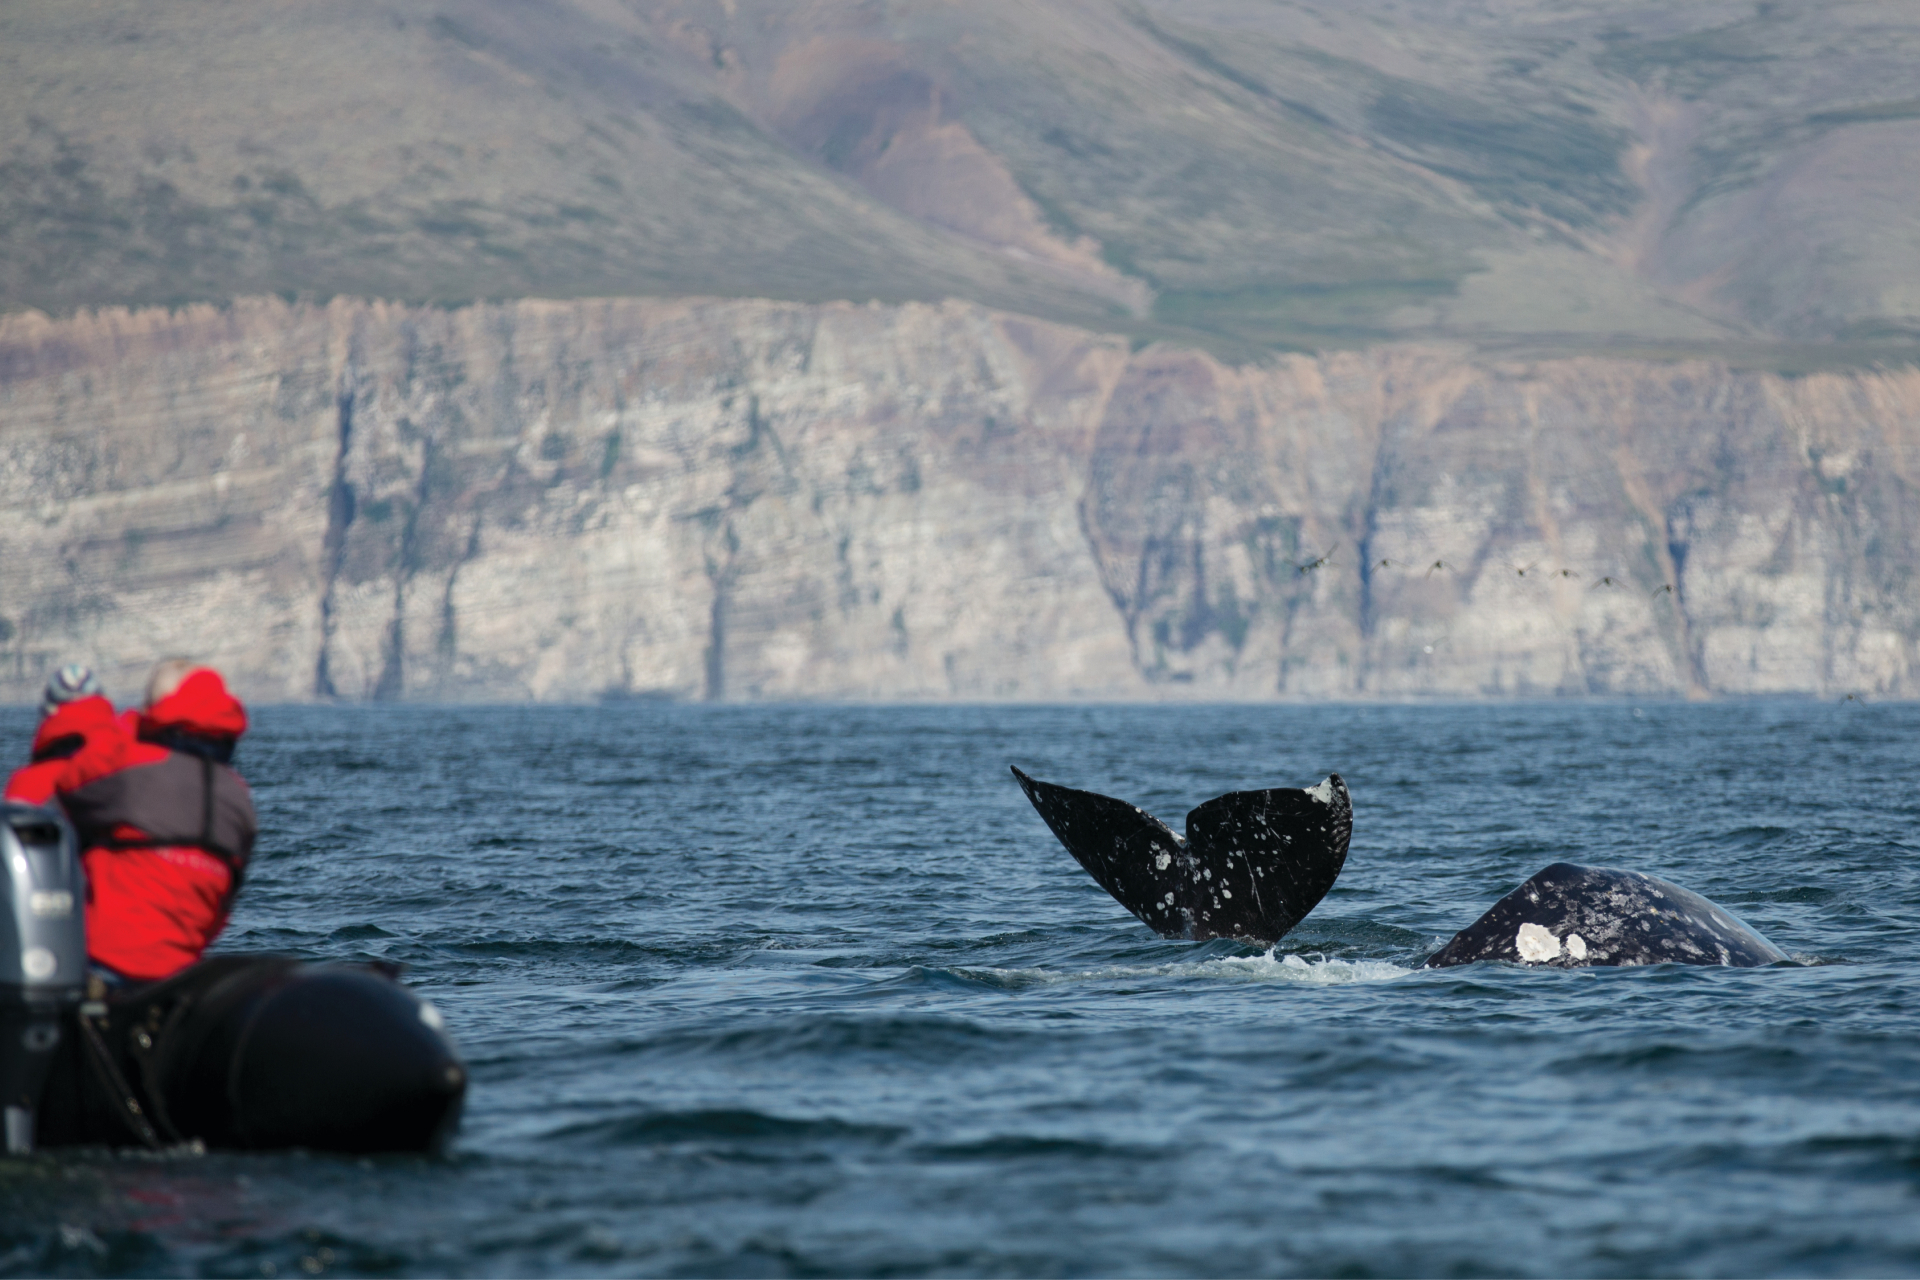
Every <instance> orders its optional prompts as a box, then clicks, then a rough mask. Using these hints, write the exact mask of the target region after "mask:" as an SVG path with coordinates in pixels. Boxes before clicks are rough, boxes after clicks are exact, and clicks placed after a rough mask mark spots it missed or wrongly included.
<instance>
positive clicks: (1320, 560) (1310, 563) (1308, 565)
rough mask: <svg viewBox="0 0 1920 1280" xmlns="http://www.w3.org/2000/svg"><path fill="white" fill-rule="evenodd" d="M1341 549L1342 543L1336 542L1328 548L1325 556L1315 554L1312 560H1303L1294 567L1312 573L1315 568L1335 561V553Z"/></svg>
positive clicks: (1302, 571) (1321, 567) (1320, 567)
mask: <svg viewBox="0 0 1920 1280" xmlns="http://www.w3.org/2000/svg"><path fill="white" fill-rule="evenodd" d="M1339 549H1340V544H1339V543H1337V542H1336V543H1334V544H1333V545H1332V546H1331V547H1328V548H1327V554H1325V555H1323V556H1315V557H1314V558H1313V559H1311V560H1302V561H1301V562H1300V563H1298V564H1296V565H1294V566H1293V567H1294V568H1295V569H1298V570H1299V571H1300V572H1301V573H1312V572H1313V571H1314V570H1315V569H1323V568H1325V567H1326V566H1327V565H1330V564H1332V563H1333V553H1334V552H1336V551H1338V550H1339Z"/></svg>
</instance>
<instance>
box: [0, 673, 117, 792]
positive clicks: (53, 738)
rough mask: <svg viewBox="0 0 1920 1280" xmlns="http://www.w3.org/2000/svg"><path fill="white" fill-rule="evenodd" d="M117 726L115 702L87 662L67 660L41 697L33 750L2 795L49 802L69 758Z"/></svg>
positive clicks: (111, 732) (111, 733)
mask: <svg viewBox="0 0 1920 1280" xmlns="http://www.w3.org/2000/svg"><path fill="white" fill-rule="evenodd" d="M120 732H121V726H120V722H119V721H117V720H116V719H115V718H114V714H113V704H112V703H111V702H108V701H107V700H106V698H105V696H103V695H102V694H101V692H100V681H99V680H97V679H95V678H94V674H93V670H92V668H90V667H86V666H82V665H81V664H80V663H77V662H73V663H68V664H67V665H66V666H64V667H62V668H60V669H59V670H58V671H56V672H54V673H53V676H52V678H50V679H49V680H48V681H47V689H46V692H45V693H44V694H43V695H41V699H40V727H39V728H38V729H37V730H35V731H34V735H33V754H32V756H31V757H30V761H29V763H27V764H24V765H22V766H20V767H19V768H18V769H15V770H14V771H13V776H11V777H9V778H8V779H7V787H6V792H5V798H6V799H8V800H13V801H17V802H19V803H21V804H51V803H53V801H54V793H55V791H56V790H57V789H58V786H59V781H60V779H61V777H62V776H63V775H64V774H65V773H66V772H67V768H68V762H69V761H71V760H72V759H73V758H74V757H75V756H76V755H79V754H80V752H81V751H82V750H83V749H84V748H85V747H86V746H87V744H88V743H89V742H91V741H93V740H95V739H97V738H101V737H112V736H114V735H117V734H119V733H120Z"/></svg>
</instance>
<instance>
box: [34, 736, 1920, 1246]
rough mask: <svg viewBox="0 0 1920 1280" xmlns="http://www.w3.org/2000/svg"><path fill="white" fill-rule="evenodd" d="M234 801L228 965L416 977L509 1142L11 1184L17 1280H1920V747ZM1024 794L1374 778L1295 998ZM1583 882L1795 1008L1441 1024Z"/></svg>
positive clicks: (464, 1140) (735, 766) (645, 764)
mask: <svg viewBox="0 0 1920 1280" xmlns="http://www.w3.org/2000/svg"><path fill="white" fill-rule="evenodd" d="M29 727H30V716H29V715H28V714H27V713H26V712H23V711H15V712H9V713H6V714H5V715H4V716H3V717H0V734H4V738H3V739H0V740H4V741H5V742H7V743H10V744H13V747H14V748H16V749H19V750H24V741H25V735H26V732H27V730H28V729H29ZM240 763H241V765H242V767H243V769H244V771H245V772H246V773H247V774H248V776H249V777H250V778H251V780H252V781H253V782H254V785H255V788H256V794H257V797H258V801H259V804H260V808H261V811H262V815H263V820H264V822H263V825H264V829H265V830H264V835H263V838H262V842H261V847H260V851H259V854H258V857H257V861H256V864H255V870H254V872H253V874H252V876H251V879H250V882H249V884H248V887H247V889H246V892H245V894H244V895H243V898H242V900H241V904H240V907H239V910H238V912H237V914H236V917H235V920H234V925H233V928H232V929H231V931H230V933H229V935H228V936H227V937H226V938H225V939H224V940H223V942H222V944H221V946H222V949H227V950H268V949H271V950H278V951H290V952H295V953H298V954H301V955H306V956H311V957H316V958H322V957H323V958H330V959H352V958H356V957H369V958H381V959H386V960H394V961H399V962H401V963H403V964H405V965H406V966H407V967H408V975H409V980H410V981H411V982H413V983H414V984H416V985H417V986H418V987H419V988H420V989H421V990H422V991H423V992H425V993H426V994H427V995H428V996H429V997H430V998H431V999H433V1000H434V1001H435V1002H436V1003H438V1004H439V1005H440V1007H441V1008H442V1009H443V1010H444V1012H445V1013H446V1016H447V1019H448V1022H449V1023H450V1025H451V1027H452V1029H453V1031H454V1033H455V1035H456V1036H457V1038H458V1039H459V1041H460V1043H461V1045H462V1047H463V1049H464V1051H465V1053H466V1054H467V1056H468V1059H469V1061H470V1064H471V1066H472V1070H473V1086H472V1092H471V1094H470V1097H469V1104H468V1112H467V1118H466V1122H465V1125H464V1128H463V1130H462V1132H461V1136H460V1138H459V1140H458V1142H457V1144H456V1145H455V1147H454V1148H453V1150H452V1151H451V1152H450V1153H449V1154H448V1155H447V1156H446V1157H445V1158H442V1159H432V1160H428V1159H413V1158H407V1159H376V1160H358V1159H344V1158H335V1157H329V1156H320V1155H308V1154H299V1153H293V1154H285V1155H254V1156H237V1155H221V1154H212V1155H206V1156H200V1157H185V1156H170V1157H164V1158H162V1157H153V1156H147V1155H130V1154H114V1153H109V1152H100V1151H90V1152H64V1153H49V1154H42V1155H38V1156H35V1157H32V1158H30V1159H26V1160H15V1161H4V1162H0V1271H4V1272H5V1273H7V1274H34V1275H94V1274H105V1275H146V1274H151V1275H173V1274H209V1275H233V1276H242V1275H249V1276H260V1275H279V1276H293V1275H305V1274H327V1275H336V1274H337V1275H543V1274H562V1275H601V1274H606V1275H922V1274H933V1275H1035V1276H1045V1275H1156V1276H1157V1275H1255V1274H1260V1275H1265V1274H1272V1275H1292V1274H1305V1275H1348V1276H1364V1275H1412V1276H1427V1275H1463V1276H1465V1275H1564V1276H1585V1275H1647V1274H1659V1275H1742V1276H1754V1275H1914V1274H1920V968H1917V967H1916V955H1917V954H1920V948H1917V947H1916V932H1917V931H1920V789H1917V788H1916V783H1917V782H1920V707H1915V706H1910V705H1862V704H1858V703H1842V704H1833V703H1820V702H1812V701H1799V702H1727V703H1710V704H1694V705H1689V704H1676V703H1648V704H1645V705H1642V706H1637V707H1636V706H1634V705H1632V704H1628V703H1599V704H1595V703H1569V704H1533V705H1493V706H1484V705H1469V706H1429V705H1420V706H1335V707H1292V706H1287V707H1248V706H1230V707H1206V706H1184V707H1183V706H1153V707H1094V706H1086V707H1079V706H1076V707H1037V708H1029V707H1000V706H994V707H908V708H900V707H827V706H799V707H750V706H721V707H710V706H676V705H657V704H629V705H618V706H602V707H586V708H581V707H539V708H510V709H509V708H481V709H457V708H394V707H379V708H362V707H355V708H317V707H297V708H272V707H268V708H263V709H260V710H259V711H258V714H257V729H256V731H255V733H254V734H253V735H252V736H251V737H250V738H249V740H248V741H247V742H246V743H245V744H244V746H243V749H242V754H241V758H240ZM1010 763H1014V764H1019V765H1020V766H1021V767H1022V768H1024V769H1026V770H1028V771H1030V772H1031V773H1033V774H1034V775H1035V776H1037V777H1040V778H1044V779H1047V780H1050V781H1056V782H1061V783H1065V784H1068V785H1072V786H1077V787H1083V788H1088V789H1092V790H1096V791H1101V792H1105V793H1107V794H1111V795H1117V796H1121V797H1124V798H1127V799H1129V800H1132V801H1134V802H1135V803H1138V804H1140V805H1142V806H1143V807H1145V808H1147V809H1149V810H1150V811H1152V812H1155V813H1157V814H1159V815H1160V816H1162V817H1164V818H1167V819H1168V820H1170V821H1171V822H1172V823H1173V824H1174V825H1175V826H1176V827H1178V825H1179V823H1180V820H1181V817H1182V815H1183V814H1184V813H1185V811H1186V810H1187V809H1189V808H1191V807H1192V806H1194V805H1196V804H1198V803H1199V802H1201V801H1203V800H1205V799H1207V798H1209V797H1211V796H1213V795H1216V794H1218V793H1220V792H1223V791H1227V790H1232V789H1236V788H1249V787H1262V786H1280V785H1305V784H1309V783H1312V782H1315V781H1317V780H1319V779H1320V778H1321V777H1322V776H1324V775H1325V774H1326V773H1327V772H1328V771H1330V770H1337V771H1339V772H1340V773H1341V774H1342V775H1343V776H1344V777H1345V778H1346V779H1347V781H1348V784H1349V785H1350V787H1351V788H1352V792H1353V799H1354V810H1355V817H1354V835H1353V845H1352V852H1351V854H1350V856H1349V859H1348V862H1347V867H1346V871H1345V873H1344V874H1343V876H1342V878H1341V880H1340V882H1339V884H1338V885H1337V886H1335V888H1334V890H1333V892H1332V893H1331V894H1330V895H1329V896H1328V898H1327V899H1326V900H1325V901H1324V902H1323V903H1322V904H1321V905H1320V906H1319V908H1318V909H1317V910H1315V911H1314V912H1313V914H1312V915H1311V916H1310V917H1308V919H1307V920H1306V921H1305V922H1304V923H1303V924H1302V925H1301V927H1300V928H1299V929H1297V930H1296V931H1295V932H1294V933H1293V934H1292V935H1290V936H1289V937H1287V938H1286V939H1285V940H1284V941H1283V942H1282V943H1281V944H1280V945H1279V946H1278V947H1277V948H1275V949H1274V950H1273V951H1272V952H1267V953H1263V952H1261V951H1260V950H1259V949H1257V948H1253V947H1248V946H1242V945H1235V944H1230V943H1223V942H1214V943H1209V944H1205V945H1199V946H1196V945H1193V944H1189V943H1180V942H1167V941H1164V940H1161V939H1159V938H1157V937H1156V936H1154V935H1153V934H1152V933H1150V932H1149V931H1148V930H1147V929H1146V928H1145V927H1144V926H1143V925H1141V924H1140V923H1138V922H1137V921H1135V920H1134V919H1133V918H1132V917H1131V916H1129V915H1128V914H1127V913H1126V911H1125V910H1123V909H1122V908H1121V907H1120V906H1119V905H1118V904H1117V903H1115V902H1114V901H1112V900H1111V899H1110V898H1108V897H1107V895H1106V894H1105V893H1104V892H1102V891H1101V890H1100V889H1099V887H1098V886H1096V885H1095V884H1094V883H1093V882H1092V881H1091V880H1090V879H1089V878H1088V877H1087V876H1086V875H1085V874H1084V873H1083V872H1082V871H1081V870H1080V869H1079V868H1078V866H1076V865H1075V864H1074V862H1073V861H1072V859H1071V858H1070V857H1069V856H1068V855H1067V854H1066V852H1065V851H1064V850H1063V849H1061V848H1060V847H1059V846H1058V845H1057V844H1056V843H1055V841H1054V839H1053V837H1052V836H1051V835H1050V834H1049V833H1048V831H1047V830H1046V828H1045V827H1044V826H1043V825H1042V823H1041V822H1040V820H1039V818H1038V817H1037V816H1036V815H1035V814H1034V813H1033V812H1032V810H1031V809H1030V808H1029V807H1028V805H1027V803H1026V801H1025V800H1024V798H1023V797H1022V796H1021V794H1020V792H1019V790H1018V789H1017V787H1016V786H1015V785H1014V783H1013V780H1012V778H1011V777H1010V776H1009V774H1008V773H1007V765H1008V764H1010ZM1561 859H1566V860H1572V861H1584V862H1591V863H1599V864H1605V865H1615V866H1622V867H1631V868H1638V869H1641V870H1645V871H1648V872H1651V873H1654V874H1657V875H1660V876H1663V877H1666V878H1668V879H1671V880H1674V881H1677V882H1678V883H1680V884H1683V885H1685V886H1687V887H1689V888H1692V889H1694V890H1697V891H1699V892H1701V893H1704V894H1706V895H1707V896H1708V897H1710V898H1712V899H1714V900H1715V901H1716V902H1718V903H1719V904H1721V905H1722V906H1724V907H1727V908H1729V909H1731V910H1733V911H1734V912H1736V913H1737V914H1739V915H1740V916H1741V917H1743V918H1744V919H1746V920H1747V921H1748V922H1749V923H1751V924H1752V925H1753V926H1755V927H1756V928H1758V929H1759V930H1760V931H1761V932H1762V933H1764V934H1766V935H1767V936H1768V937H1769V938H1771V939H1772V940H1773V941H1774V942H1775V943H1776V944H1778V945H1779V946H1781V947H1782V948H1783V949H1785V950H1786V951H1787V952H1789V953H1790V954H1792V955H1793V956H1795V957H1796V959H1797V960H1798V961H1799V962H1800V963H1799V964H1797V965H1793V966H1779V967H1774V968H1770V969H1762V970H1725V969H1697V968H1682V967H1672V966H1663V967H1657V968H1647V969H1637V970H1574V971H1537V970H1526V969H1522V968H1518V967H1508V966H1499V965H1476V966H1471V967H1468V968H1462V969H1450V970H1445V971H1434V972H1423V971H1421V970H1420V968H1419V965H1420V962H1421V960H1422V959H1423V957H1424V956H1426V955H1427V954H1428V953H1429V952H1430V951H1432V950H1433V949H1434V948H1435V947H1436V946H1437V945H1438V944H1439V943H1440V942H1441V941H1442V940H1443V939H1444V938H1446V937H1447V936H1448V935H1450V934H1451V933H1452V932H1453V931H1454V930H1455V929H1458V928H1460V927H1462V926H1464V925H1465V924H1467V923H1468V922H1469V921H1471V920H1472V919H1474V917H1475V916H1477V915H1478V914H1479V913H1480V912H1481V911H1482V910H1484V909H1485V908H1486V907H1487V906H1488V905H1490V904H1491V903H1492V902H1493V901H1494V900H1495V899H1497V898H1499V897H1500V896H1501V895H1502V894H1504V893H1506V892H1507V891H1508V890H1509V889H1511V888H1512V887H1513V886H1514V885H1515V884H1517V883H1518V882H1519V881H1520V880H1522V879H1524V878H1525V877H1526V876H1528V875H1530V874H1531V873H1532V872H1534V871H1536V870H1538V869H1539V868H1540V867H1542V866H1545V865H1546V864H1548V863H1550V862H1553V861H1556V860H1561Z"/></svg>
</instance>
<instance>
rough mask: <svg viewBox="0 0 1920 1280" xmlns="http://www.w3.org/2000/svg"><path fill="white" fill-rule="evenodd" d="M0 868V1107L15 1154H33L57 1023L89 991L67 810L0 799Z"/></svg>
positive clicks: (80, 890)
mask: <svg viewBox="0 0 1920 1280" xmlns="http://www.w3.org/2000/svg"><path fill="white" fill-rule="evenodd" d="M0 864H4V865H0V1104H4V1106H5V1117H6V1119H5V1126H6V1143H7V1152H8V1154H10V1155H14V1154H22V1153H25V1152H28V1151H31V1150H33V1127H34V1115H35V1113H36V1112H37V1111H38V1109H39V1106H40V1098H41V1094H42V1093H43V1092H44V1091H45V1089H46V1085H47V1071H48V1069H49V1067H51V1065H52V1063H53V1057H54V1049H55V1047H56V1046H58V1045H59V1043H60V1025H61V1021H62V1019H63V1017H64V1016H65V1015H66V1014H67V1013H68V1012H69V1011H70V1010H71V1009H72V1008H73V1007H74V1006H76V1005H78V1004H79V1003H80V997H81V993H82V992H83V991H84V990H85V988H86V978H87V933H86V918H85V917H84V916H83V915H82V908H83V904H84V900H85V896H86V881H85V879H84V877H83V875H82V873H81V870H80V853H79V850H78V848H77V847H76V842H75V840H74V836H73V828H72V827H70V826H68V825H67V819H66V816H65V815H64V814H61V813H60V812H58V811H57V810H54V809H43V808H40V807H38V806H36V805H25V804H11V803H8V804H4V805H0Z"/></svg>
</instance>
